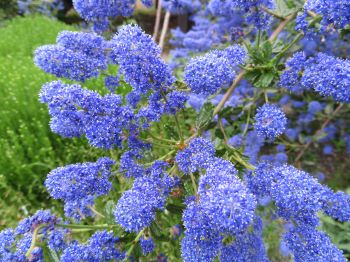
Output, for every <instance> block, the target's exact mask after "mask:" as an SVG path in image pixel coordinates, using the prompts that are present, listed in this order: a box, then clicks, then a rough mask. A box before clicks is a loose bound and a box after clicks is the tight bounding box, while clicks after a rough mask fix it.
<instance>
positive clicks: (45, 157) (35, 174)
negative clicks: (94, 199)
mask: <svg viewBox="0 0 350 262" xmlns="http://www.w3.org/2000/svg"><path fill="white" fill-rule="evenodd" d="M65 29H69V30H74V28H73V27H70V26H67V25H65V24H63V23H61V22H58V21H55V20H52V19H49V18H45V17H39V16H36V17H17V18H15V19H13V20H11V21H9V22H7V24H6V26H5V27H3V28H0V61H1V62H0V119H1V125H0V155H1V157H0V196H2V197H1V198H0V213H1V216H0V230H1V229H2V227H4V226H5V225H6V226H12V225H13V224H16V223H17V220H18V219H20V218H22V216H25V215H26V212H27V211H28V212H29V211H30V210H32V209H37V208H40V207H45V202H46V201H45V199H46V198H47V197H46V192H45V190H44V187H43V181H44V179H45V177H46V174H47V173H48V172H49V171H50V170H51V169H53V168H55V167H57V166H60V165H67V164H68V163H75V162H84V161H92V160H96V157H97V155H98V154H99V152H98V150H96V149H93V148H91V147H88V146H87V143H86V142H85V141H84V140H82V139H75V140H74V139H73V140H72V139H67V140H66V139H62V138H61V137H59V136H57V135H55V134H53V133H52V131H51V130H50V128H49V115H48V113H47V108H46V107H45V106H43V105H41V104H40V102H39V101H38V93H39V90H40V88H41V86H42V84H43V83H45V82H47V81H50V80H53V78H51V77H50V76H48V75H47V74H45V73H43V72H42V71H41V70H39V69H38V68H36V66H35V65H34V63H33V51H34V50H35V48H36V47H38V46H40V45H43V44H48V43H54V42H55V38H56V36H57V34H58V33H59V32H60V31H62V30H65ZM10 196H11V197H10ZM40 202H44V204H42V203H41V204H40V205H39V203H40ZM46 208H47V206H46Z"/></svg>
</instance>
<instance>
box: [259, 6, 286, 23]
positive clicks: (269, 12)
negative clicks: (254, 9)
mask: <svg viewBox="0 0 350 262" xmlns="http://www.w3.org/2000/svg"><path fill="white" fill-rule="evenodd" d="M262 10H263V11H264V12H266V13H268V14H269V15H272V16H274V17H276V18H278V19H280V20H285V19H286V18H285V17H284V16H282V15H279V14H277V13H276V12H274V11H272V10H271V9H268V8H267V7H265V6H263V7H262Z"/></svg>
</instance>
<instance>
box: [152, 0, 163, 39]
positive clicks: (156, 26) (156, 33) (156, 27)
mask: <svg viewBox="0 0 350 262" xmlns="http://www.w3.org/2000/svg"><path fill="white" fill-rule="evenodd" d="M161 15H162V0H158V6H157V14H156V22H155V24H154V30H153V40H154V41H156V40H157V37H158V32H159V26H160V17H161Z"/></svg>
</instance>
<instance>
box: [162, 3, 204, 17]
mask: <svg viewBox="0 0 350 262" xmlns="http://www.w3.org/2000/svg"><path fill="white" fill-rule="evenodd" d="M162 5H163V7H164V9H165V10H167V11H169V12H170V13H172V14H185V13H193V12H194V11H197V10H198V9H200V8H201V2H200V1H199V0H163V1H162Z"/></svg>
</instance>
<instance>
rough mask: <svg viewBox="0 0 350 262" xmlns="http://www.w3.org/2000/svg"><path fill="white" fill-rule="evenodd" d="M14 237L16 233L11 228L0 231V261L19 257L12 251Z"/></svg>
mask: <svg viewBox="0 0 350 262" xmlns="http://www.w3.org/2000/svg"><path fill="white" fill-rule="evenodd" d="M15 237H16V235H15V232H14V230H13V229H10V228H8V229H4V230H3V231H1V232H0V259H1V261H11V260H15V259H19V258H18V257H16V256H15V255H14V254H13V253H12V246H13V244H14V243H15V242H16V239H15ZM22 259H23V258H22ZM19 260H20V259H19Z"/></svg>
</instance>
